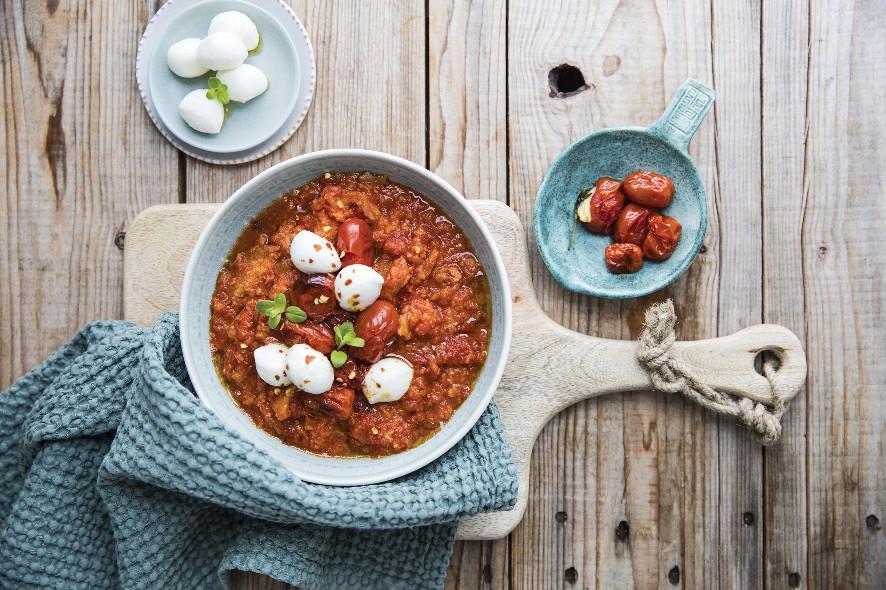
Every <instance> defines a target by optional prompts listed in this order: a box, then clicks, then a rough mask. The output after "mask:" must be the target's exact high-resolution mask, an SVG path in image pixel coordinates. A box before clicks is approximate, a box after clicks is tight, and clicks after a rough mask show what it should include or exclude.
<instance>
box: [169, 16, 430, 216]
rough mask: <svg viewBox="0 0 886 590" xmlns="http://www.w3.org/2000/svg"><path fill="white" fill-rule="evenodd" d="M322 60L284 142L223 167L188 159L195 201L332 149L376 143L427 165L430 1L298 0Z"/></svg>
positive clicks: (220, 197) (191, 194)
mask: <svg viewBox="0 0 886 590" xmlns="http://www.w3.org/2000/svg"><path fill="white" fill-rule="evenodd" d="M292 8H293V10H294V11H295V13H296V14H297V15H298V16H299V18H300V19H301V20H302V22H303V23H304V25H305V28H306V29H307V31H308V35H309V37H310V39H311V42H312V44H313V46H314V54H315V58H316V62H317V82H316V87H315V90H314V100H313V102H312V103H311V109H310V111H309V112H308V115H307V117H306V118H305V121H304V122H303V123H302V125H301V127H300V128H299V129H298V131H296V132H295V135H293V136H292V138H291V139H290V140H289V141H288V142H286V143H285V144H284V145H283V146H282V147H280V149H278V150H277V151H275V152H274V153H272V154H270V155H269V156H266V157H264V158H262V159H260V160H257V161H254V162H250V163H248V164H243V165H240V166H234V167H223V168H222V167H218V166H213V165H210V164H206V163H203V162H200V161H198V160H194V159H192V158H188V160H187V173H186V186H187V195H188V202H189V203H191V202H217V201H223V200H224V199H225V198H227V197H228V196H230V195H231V193H232V192H233V191H234V190H236V189H237V188H238V187H239V186H240V185H242V184H243V183H245V182H246V181H247V180H249V179H250V178H252V177H253V176H255V175H256V174H257V173H258V172H260V171H262V170H264V169H266V168H268V167H270V166H272V165H273V164H276V163H277V162H281V161H283V160H286V159H288V158H291V157H293V156H297V155H299V154H302V153H305V152H312V151H316V150H322V149H329V148H351V147H353V148H365V149H375V150H381V151H384V152H388V153H391V154H395V155H398V156H402V157H404V158H406V159H408V160H412V161H413V162H416V163H419V164H422V165H424V164H425V159H426V154H425V151H426V150H425V139H426V138H425V108H426V100H425V50H426V45H425V6H424V2H423V1H421V0H397V1H396V2H389V1H384V0H372V1H368V2H324V1H323V0H293V1H292Z"/></svg>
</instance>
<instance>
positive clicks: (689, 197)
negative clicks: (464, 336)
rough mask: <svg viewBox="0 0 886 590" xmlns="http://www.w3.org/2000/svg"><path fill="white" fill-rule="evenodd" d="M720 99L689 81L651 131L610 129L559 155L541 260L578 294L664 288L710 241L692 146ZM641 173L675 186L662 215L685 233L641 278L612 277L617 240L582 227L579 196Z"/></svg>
mask: <svg viewBox="0 0 886 590" xmlns="http://www.w3.org/2000/svg"><path fill="white" fill-rule="evenodd" d="M713 102H714V91H713V90H711V89H710V88H708V87H707V86H705V85H703V84H701V83H699V82H696V81H695V80H687V81H686V82H684V83H683V84H682V85H681V86H680V88H679V89H678V90H677V93H676V95H675V96H674V98H673V100H672V101H671V104H670V105H669V106H668V108H667V110H666V111H665V113H664V114H663V115H662V116H661V118H660V119H659V120H658V121H656V122H655V123H654V124H653V125H652V126H651V127H649V128H640V127H625V128H618V129H615V128H613V129H603V130H601V131H597V132H596V133H591V134H590V135H588V136H586V137H584V138H582V139H580V140H578V141H577V142H575V143H574V144H572V145H571V146H569V147H568V148H567V149H566V151H564V152H563V153H562V154H560V155H559V156H558V157H557V159H556V160H555V161H554V163H553V165H552V166H551V168H550V169H549V170H548V172H547V174H546V175H545V178H544V181H543V182H542V184H541V187H540V188H539V190H538V198H537V200H536V202H535V217H534V226H535V237H536V241H537V243H538V249H539V251H540V252H541V255H542V259H543V260H544V263H545V265H546V266H547V267H548V270H550V271H551V274H552V275H554V278H555V279H557V282H558V283H560V284H561V285H563V287H565V288H567V289H569V290H570V291H576V292H578V293H586V294H588V295H594V296H596V297H605V298H610V299H625V298H629V297H640V296H641V295H647V294H649V293H652V292H654V291H657V290H659V289H662V288H664V287H666V286H667V285H669V284H670V283H672V282H673V281H674V280H676V279H677V277H679V276H680V275H681V274H683V272H684V271H685V270H686V269H687V268H688V267H689V264H690V263H691V262H692V260H693V259H694V258H695V255H696V254H697V253H698V249H699V248H701V244H702V241H703V240H704V235H705V230H706V228H707V222H708V207H707V196H706V195H705V190H704V185H703V184H702V182H701V178H699V176H698V170H696V168H695V164H694V163H693V162H692V159H691V158H690V157H689V154H688V153H687V152H686V148H687V147H688V146H689V140H691V139H692V136H693V135H694V134H695V131H696V130H697V129H698V127H699V125H701V122H702V121H703V120H704V117H705V115H707V113H708V111H709V110H710V108H711V105H712V104H713ZM638 168H642V169H644V170H650V171H654V172H659V173H661V174H664V175H665V176H668V177H670V178H671V179H672V180H673V181H674V185H675V187H676V194H675V195H674V200H673V202H672V203H671V204H670V205H669V206H668V207H667V208H665V209H664V210H663V212H664V213H666V214H667V215H670V216H671V217H675V218H676V219H677V220H678V221H679V222H680V223H681V224H682V225H683V232H682V236H681V238H680V242H679V243H678V244H677V248H676V250H675V251H674V253H673V254H672V255H671V257H670V258H668V259H667V260H665V261H663V262H653V261H649V260H647V261H645V262H644V264H643V268H641V269H640V270H639V271H638V272H636V273H633V274H613V273H611V272H609V270H608V269H607V268H606V264H605V263H604V261H603V251H604V249H605V248H606V246H607V245H609V244H610V243H611V242H612V240H611V239H610V238H609V236H598V235H594V234H592V233H590V232H588V231H586V230H585V229H584V228H583V227H582V226H581V225H580V224H579V225H578V226H577V227H575V224H574V219H575V208H576V199H577V197H578V193H579V191H580V190H581V189H583V188H585V187H590V186H593V185H594V182H595V181H596V180H597V179H598V178H600V177H601V176H609V177H613V178H619V179H621V178H624V177H625V176H626V175H627V174H628V173H630V172H632V171H634V170H637V169H638ZM570 236H572V238H571V240H572V241H571V244H570Z"/></svg>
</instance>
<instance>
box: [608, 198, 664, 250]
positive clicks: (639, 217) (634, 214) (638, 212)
mask: <svg viewBox="0 0 886 590" xmlns="http://www.w3.org/2000/svg"><path fill="white" fill-rule="evenodd" d="M653 213H655V212H654V211H653V210H652V209H649V208H648V207H644V206H643V205H637V204H636V203H628V204H627V205H625V208H624V209H622V210H621V213H619V214H618V218H617V219H616V220H615V226H614V228H613V230H612V241H613V242H615V243H616V244H635V245H637V246H642V245H643V240H645V239H646V232H647V231H648V229H649V218H650V217H652V214H653Z"/></svg>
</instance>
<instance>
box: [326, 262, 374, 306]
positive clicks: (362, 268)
mask: <svg viewBox="0 0 886 590" xmlns="http://www.w3.org/2000/svg"><path fill="white" fill-rule="evenodd" d="M384 284H385V279H384V277H382V276H381V275H380V274H378V273H377V272H376V271H375V269H373V268H372V267H371V266H366V265H365V264H351V265H350V266H346V267H345V268H344V269H342V271H341V272H340V273H338V274H337V275H336V277H335V298H336V299H338V304H339V305H341V306H342V308H344V309H346V310H348V311H362V310H364V309H366V308H367V307H369V306H370V305H372V304H373V303H375V300H376V299H378V296H379V295H380V294H381V287H382V285H384Z"/></svg>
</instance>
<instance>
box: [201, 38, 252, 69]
mask: <svg viewBox="0 0 886 590" xmlns="http://www.w3.org/2000/svg"><path fill="white" fill-rule="evenodd" d="M246 54H247V51H246V46H245V45H243V41H241V40H240V37H238V36H237V35H234V34H233V33H224V32H223V33H213V34H211V35H209V36H208V37H206V38H205V39H203V40H202V41H200V44H199V45H198V46H197V61H198V62H199V63H200V65H201V66H203V67H204V68H208V69H210V70H230V69H233V68H236V67H237V66H239V65H240V64H242V63H243V60H245V59H246Z"/></svg>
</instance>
